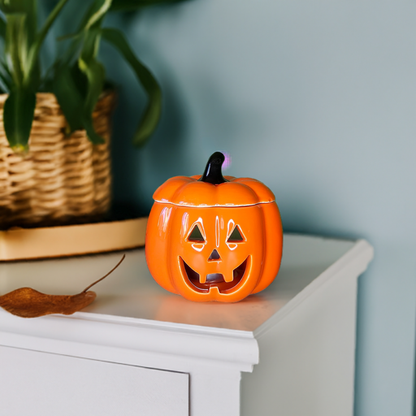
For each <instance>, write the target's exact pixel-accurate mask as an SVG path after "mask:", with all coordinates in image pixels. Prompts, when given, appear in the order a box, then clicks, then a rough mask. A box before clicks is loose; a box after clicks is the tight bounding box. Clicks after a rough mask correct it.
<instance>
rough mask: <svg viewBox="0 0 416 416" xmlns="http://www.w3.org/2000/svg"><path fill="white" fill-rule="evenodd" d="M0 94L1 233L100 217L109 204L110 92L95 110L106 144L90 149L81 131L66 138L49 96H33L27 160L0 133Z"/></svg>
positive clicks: (0, 115)
mask: <svg viewBox="0 0 416 416" xmlns="http://www.w3.org/2000/svg"><path fill="white" fill-rule="evenodd" d="M6 98H7V95H5V94H2V95H0V110H1V111H0V118H1V120H0V228H2V229H5V228H8V227H11V226H31V225H32V226H37V225H42V226H43V225H57V224H65V223H74V222H80V223H81V222H86V221H91V220H94V219H99V218H100V217H102V216H103V215H104V214H105V213H106V212H107V211H108V209H109V207H110V202H111V189H110V188H111V169H110V152H109V140H110V127H111V126H110V115H111V113H112V110H113V107H114V100H115V96H114V93H106V94H103V96H102V97H101V99H100V100H99V102H98V104H97V107H96V109H95V111H94V114H93V118H94V124H95V128H96V131H97V133H98V134H99V135H100V136H101V137H103V138H104V139H105V140H106V143H105V144H102V145H92V144H91V142H90V141H89V140H88V138H87V137H86V134H85V131H77V132H75V133H73V134H72V135H71V136H70V137H66V136H65V128H66V120H65V117H64V116H63V114H62V111H61V109H60V107H59V105H58V102H57V100H56V98H55V96H54V95H53V94H49V93H39V94H37V104H36V110H35V119H34V121H33V126H32V132H31V136H30V141H29V144H30V151H29V153H28V154H27V155H26V156H21V155H17V154H15V153H13V152H12V150H11V149H10V146H9V144H8V142H7V139H6V136H5V133H4V129H3V120H2V119H3V111H2V110H3V105H4V102H5V100H6Z"/></svg>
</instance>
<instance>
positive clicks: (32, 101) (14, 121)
mask: <svg viewBox="0 0 416 416" xmlns="http://www.w3.org/2000/svg"><path fill="white" fill-rule="evenodd" d="M35 107H36V94H35V93H34V92H31V91H27V90H24V89H16V90H13V91H11V92H10V94H9V96H8V98H7V100H6V102H5V103H4V110H3V123H4V130H5V132H6V136H7V140H8V141H9V144H10V147H11V148H12V150H13V151H15V152H18V153H24V152H26V151H27V150H28V148H29V146H28V142H29V136H30V131H31V129H32V122H33V116H34V114H35Z"/></svg>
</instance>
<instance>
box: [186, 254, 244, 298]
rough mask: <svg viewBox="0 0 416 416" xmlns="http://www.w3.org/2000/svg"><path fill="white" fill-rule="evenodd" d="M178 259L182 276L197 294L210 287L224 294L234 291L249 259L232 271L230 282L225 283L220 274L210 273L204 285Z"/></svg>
mask: <svg viewBox="0 0 416 416" xmlns="http://www.w3.org/2000/svg"><path fill="white" fill-rule="evenodd" d="M179 258H180V261H181V263H182V266H183V267H182V270H183V271H184V273H183V274H184V276H185V277H187V280H188V281H189V283H191V284H192V286H193V287H194V289H195V290H197V291H198V292H209V290H210V288H211V287H213V286H216V287H217V288H218V290H219V291H220V292H226V291H229V290H230V289H234V288H235V287H236V286H237V285H238V284H239V283H240V282H241V281H242V279H243V277H244V276H245V272H246V269H247V263H248V258H249V257H247V258H246V259H245V260H244V261H243V262H242V263H241V264H240V265H239V266H238V267H236V268H235V269H234V270H233V280H232V281H231V282H226V281H225V280H224V276H223V275H222V274H221V273H211V274H207V276H206V281H205V283H201V282H200V280H199V274H198V273H197V272H196V271H195V270H193V269H192V268H191V267H190V266H188V265H187V264H186V262H185V261H184V259H183V258H182V257H179Z"/></svg>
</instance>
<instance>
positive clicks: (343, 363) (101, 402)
mask: <svg viewBox="0 0 416 416" xmlns="http://www.w3.org/2000/svg"><path fill="white" fill-rule="evenodd" d="M109 238H111V236H109ZM126 254H127V256H126V259H125V261H124V262H123V263H122V265H121V266H120V267H119V268H118V269H117V270H116V271H115V272H114V273H113V274H112V275H110V276H109V277H108V278H107V279H106V280H104V281H103V282H101V283H99V284H98V285H97V286H95V287H94V288H93V289H92V290H94V291H96V292H97V300H96V301H95V302H94V303H93V304H92V305H91V306H89V307H88V308H87V309H85V310H84V311H82V312H78V313H76V314H74V315H72V316H61V315H51V316H46V317H42V318H36V319H23V318H18V317H15V316H12V315H10V314H8V313H7V312H5V311H3V310H0V403H1V405H0V406H1V414H4V415H5V416H22V415H28V416H35V415H36V416H37V415H39V416H49V415H51V416H56V415H59V416H73V415H77V416H84V415H85V416H86V415H88V416H91V415H100V416H106V415H108V416H113V415H114V416H129V415H134V416H137V415H140V416H158V415H163V416H165V415H169V416H176V415H180V416H185V415H191V416H221V415H224V416H237V415H239V414H242V415H245V416H263V415H273V416H315V415H316V416H335V415H336V416H347V415H348V416H352V413H353V392H354V356H355V354H354V353H355V327H356V325H355V323H356V294H357V277H358V276H359V275H360V274H361V273H362V272H363V271H364V270H365V269H366V268H367V265H368V263H369V262H370V261H371V259H372V256H373V249H372V247H371V246H370V245H369V244H368V243H367V242H366V241H364V240H359V241H346V240H335V239H326V238H317V237H308V236H301V235H285V237H284V253H283V262H282V267H281V270H280V272H279V275H278V277H277V278H276V280H275V281H274V282H273V284H272V285H271V286H270V287H269V288H267V289H266V290H265V291H263V292H262V293H260V294H258V295H254V296H250V297H248V298H247V299H245V300H244V301H242V302H240V303H237V304H217V303H215V304H213V303H209V304H204V303H192V302H190V301H187V300H185V299H182V298H181V297H179V296H176V295H172V294H170V293H168V292H166V291H164V290H163V289H161V288H160V287H159V286H158V285H157V284H156V283H155V282H154V281H153V279H152V277H151V276H150V274H149V272H148V270H147V266H146V262H145V256H144V250H143V249H139V250H132V251H128V252H126ZM120 257H121V254H120V253H111V254H103V255H92V256H86V257H77V258H67V259H57V260H45V261H31V262H14V263H3V264H1V265H0V293H2V294H3V293H6V292H9V291H11V290H13V289H16V288H18V287H23V286H30V287H32V288H34V289H37V290H39V291H42V292H44V293H50V294H75V293H78V292H80V291H82V290H83V289H84V288H85V287H86V286H88V285H89V284H90V283H91V282H92V281H94V280H95V279H97V278H99V277H100V276H101V275H104V274H105V273H106V272H107V271H108V270H110V269H111V268H112V267H113V266H114V265H115V264H116V263H117V261H118V260H119V259H120Z"/></svg>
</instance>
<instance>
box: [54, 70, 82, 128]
mask: <svg viewBox="0 0 416 416" xmlns="http://www.w3.org/2000/svg"><path fill="white" fill-rule="evenodd" d="M53 92H54V94H55V95H56V98H57V100H58V103H59V105H60V107H61V109H62V112H63V113H64V115H65V118H66V121H67V122H68V124H69V128H70V133H72V132H74V131H75V130H80V129H83V128H84V121H83V112H82V111H80V109H82V108H83V106H84V98H83V96H82V95H81V93H80V91H79V89H78V87H77V85H76V82H75V80H74V76H73V74H72V71H71V69H70V68H68V66H66V65H64V66H62V67H60V68H58V69H57V70H56V71H55V75H54V78H53Z"/></svg>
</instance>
